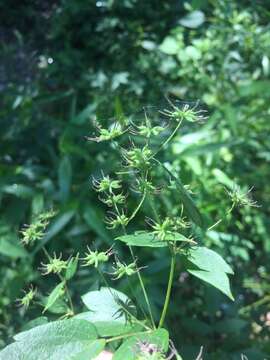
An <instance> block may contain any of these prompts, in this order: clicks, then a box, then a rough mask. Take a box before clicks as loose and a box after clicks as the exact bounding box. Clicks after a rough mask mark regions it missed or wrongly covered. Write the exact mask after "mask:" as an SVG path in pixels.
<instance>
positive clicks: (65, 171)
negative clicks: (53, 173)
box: [58, 156, 72, 202]
mask: <svg viewBox="0 0 270 360" xmlns="http://www.w3.org/2000/svg"><path fill="white" fill-rule="evenodd" d="M71 177H72V166H71V162H70V159H69V157H67V156H65V157H64V158H63V159H62V160H61V162H60V165H59V168H58V184H59V189H60V199H61V201H63V202H65V201H66V200H67V199H68V197H69V193H70V186H71Z"/></svg>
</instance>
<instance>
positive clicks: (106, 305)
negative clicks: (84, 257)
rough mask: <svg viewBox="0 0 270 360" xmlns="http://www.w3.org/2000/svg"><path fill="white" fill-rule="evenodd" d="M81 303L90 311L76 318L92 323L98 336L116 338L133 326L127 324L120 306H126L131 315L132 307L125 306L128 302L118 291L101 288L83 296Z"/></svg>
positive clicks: (129, 305) (130, 305)
mask: <svg viewBox="0 0 270 360" xmlns="http://www.w3.org/2000/svg"><path fill="white" fill-rule="evenodd" d="M119 300H120V302H119ZM82 301H83V302H84V304H85V305H86V306H87V307H88V309H89V310H90V311H89V312H85V313H82V314H79V315H77V318H83V319H85V320H88V321H90V322H91V323H93V324H94V325H95V327H96V328H97V331H98V334H99V335H100V336H116V335H120V334H123V333H126V332H129V331H130V330H131V329H132V328H133V325H132V324H130V323H128V322H127V319H126V316H125V313H124V311H123V310H122V306H121V304H126V305H125V306H127V309H128V310H129V312H131V313H132V314H133V312H134V309H135V308H134V305H133V304H132V303H129V304H128V305H127V303H128V302H129V301H130V300H129V298H128V297H127V296H126V295H125V294H123V293H121V292H120V291H117V290H115V289H112V288H101V289H100V290H96V291H90V292H88V293H87V294H85V295H83V296H82Z"/></svg>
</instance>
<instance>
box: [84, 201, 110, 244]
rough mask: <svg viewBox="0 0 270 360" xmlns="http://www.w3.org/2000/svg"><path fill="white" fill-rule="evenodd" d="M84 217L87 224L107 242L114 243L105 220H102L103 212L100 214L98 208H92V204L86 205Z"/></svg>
mask: <svg viewBox="0 0 270 360" xmlns="http://www.w3.org/2000/svg"><path fill="white" fill-rule="evenodd" d="M83 218H84V220H85V222H86V224H87V225H88V226H89V227H90V228H91V229H92V230H94V231H95V232H96V233H97V234H98V235H99V236H100V237H101V238H102V239H103V240H104V241H105V242H106V243H108V244H110V245H111V244H112V239H111V237H110V235H109V233H108V231H107V230H106V228H105V226H104V222H103V221H102V214H99V212H98V210H97V209H96V208H92V207H91V206H88V205H87V206H86V207H85V210H84V213H83Z"/></svg>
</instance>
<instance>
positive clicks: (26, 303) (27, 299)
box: [18, 286, 36, 309]
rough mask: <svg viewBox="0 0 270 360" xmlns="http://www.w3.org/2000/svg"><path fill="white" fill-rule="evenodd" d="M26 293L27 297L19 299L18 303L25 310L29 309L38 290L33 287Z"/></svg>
mask: <svg viewBox="0 0 270 360" xmlns="http://www.w3.org/2000/svg"><path fill="white" fill-rule="evenodd" d="M24 293H25V295H24V296H23V297H22V298H21V299H18V303H19V306H22V307H24V308H25V309H28V308H29V306H30V304H31V302H32V301H33V299H34V297H35V295H36V290H35V289H34V288H33V286H31V287H30V289H29V290H28V292H26V291H24Z"/></svg>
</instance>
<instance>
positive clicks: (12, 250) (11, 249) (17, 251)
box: [0, 233, 28, 259]
mask: <svg viewBox="0 0 270 360" xmlns="http://www.w3.org/2000/svg"><path fill="white" fill-rule="evenodd" d="M0 254H2V255H5V256H8V257H10V258H12V259H17V258H24V257H27V256H28V253H27V251H26V250H25V249H24V248H23V246H22V245H21V244H20V242H19V239H18V237H17V236H16V235H14V234H10V233H6V234H3V235H2V234H1V237H0Z"/></svg>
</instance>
